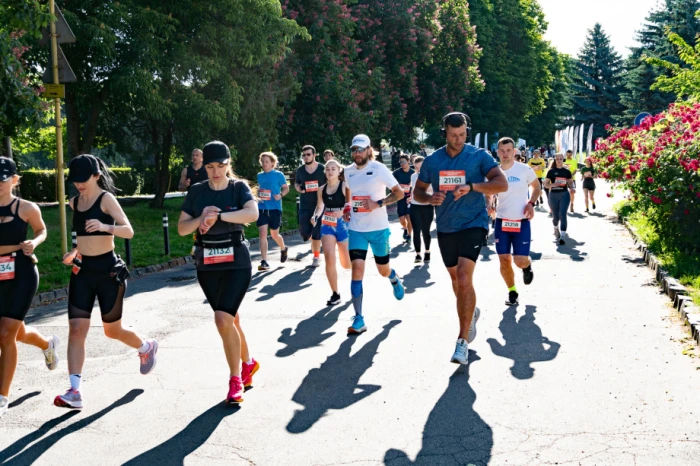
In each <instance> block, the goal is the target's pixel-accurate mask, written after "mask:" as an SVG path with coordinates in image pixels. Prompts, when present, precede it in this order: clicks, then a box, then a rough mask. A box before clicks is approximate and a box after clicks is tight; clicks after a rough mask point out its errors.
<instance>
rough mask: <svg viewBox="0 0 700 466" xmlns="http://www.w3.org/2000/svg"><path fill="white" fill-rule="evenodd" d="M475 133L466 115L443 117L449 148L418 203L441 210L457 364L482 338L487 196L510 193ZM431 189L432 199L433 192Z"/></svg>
mask: <svg viewBox="0 0 700 466" xmlns="http://www.w3.org/2000/svg"><path fill="white" fill-rule="evenodd" d="M470 133H471V122H470V121H469V117H468V116H467V115H465V114H464V113H459V112H455V113H449V114H447V115H445V116H444V117H443V119H442V128H441V134H442V136H443V137H444V138H445V139H446V141H447V145H446V146H444V147H442V148H440V149H438V150H437V151H435V152H433V153H432V154H431V155H430V156H428V157H426V158H425V160H424V161H423V166H422V167H421V171H420V174H419V175H418V181H416V188H415V191H414V193H413V197H414V198H415V199H416V200H417V201H418V202H429V203H430V204H431V205H434V206H436V209H435V210H436V212H437V231H438V244H439V246H440V253H441V255H442V260H443V262H444V263H445V267H447V271H448V272H449V273H450V278H451V279H452V289H453V290H454V293H455V296H456V297H457V315H458V316H459V334H458V338H457V344H456V348H455V352H454V354H453V355H452V359H451V361H452V362H455V363H459V364H467V362H468V361H467V355H468V348H467V346H468V343H469V342H472V341H473V340H474V338H475V337H476V321H477V320H478V319H479V312H475V308H476V294H475V292H474V284H473V281H472V275H473V274H474V267H475V266H476V261H477V259H478V258H479V252H480V250H481V245H482V242H483V240H484V237H485V235H486V233H487V232H488V226H489V217H488V214H487V213H486V202H485V199H484V194H488V195H493V194H497V193H500V192H504V191H506V190H507V189H508V181H507V180H506V177H505V175H504V174H503V171H502V170H501V169H500V168H499V167H498V164H497V163H496V162H495V161H494V160H493V157H491V156H490V155H489V154H488V153H487V152H486V151H485V150H484V149H478V148H476V147H474V146H472V145H468V144H466V141H467V140H468V139H469V138H470V136H471V134H470ZM484 179H488V181H486V182H482V180H484ZM472 180H474V181H472ZM431 185H432V188H433V191H434V193H433V195H432V196H431V195H429V194H428V193H427V189H428V188H429V187H430V186H431ZM472 322H473V323H472Z"/></svg>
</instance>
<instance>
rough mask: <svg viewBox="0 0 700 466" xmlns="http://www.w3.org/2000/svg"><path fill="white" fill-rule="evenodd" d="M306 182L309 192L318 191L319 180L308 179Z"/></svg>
mask: <svg viewBox="0 0 700 466" xmlns="http://www.w3.org/2000/svg"><path fill="white" fill-rule="evenodd" d="M305 184H306V192H307V193H313V192H315V191H318V181H307V182H306V183H305Z"/></svg>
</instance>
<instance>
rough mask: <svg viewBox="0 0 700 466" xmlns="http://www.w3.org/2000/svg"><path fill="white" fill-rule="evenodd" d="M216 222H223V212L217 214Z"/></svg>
mask: <svg viewBox="0 0 700 466" xmlns="http://www.w3.org/2000/svg"><path fill="white" fill-rule="evenodd" d="M216 220H217V221H219V222H221V221H222V220H221V212H219V213H218V214H216Z"/></svg>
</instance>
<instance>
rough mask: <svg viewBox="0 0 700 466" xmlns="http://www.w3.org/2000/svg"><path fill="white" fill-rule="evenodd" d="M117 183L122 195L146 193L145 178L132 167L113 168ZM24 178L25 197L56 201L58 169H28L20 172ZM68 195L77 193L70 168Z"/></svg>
mask: <svg viewBox="0 0 700 466" xmlns="http://www.w3.org/2000/svg"><path fill="white" fill-rule="evenodd" d="M111 170H112V172H113V173H114V177H115V184H116V185H117V187H118V188H119V189H120V191H119V192H118V193H117V194H118V195H120V196H131V195H134V194H145V193H144V192H143V191H144V187H145V186H144V178H145V176H144V175H143V174H142V173H139V172H138V171H137V170H134V169H132V168H112V169H111ZM20 175H21V176H22V180H21V183H20V190H21V194H22V197H23V198H24V199H27V200H30V201H34V202H55V201H56V170H34V169H30V170H26V171H23V172H21V173H20ZM65 177H66V181H65V184H66V196H68V197H71V196H74V195H75V194H77V193H76V192H75V189H74V188H73V186H72V185H71V184H70V183H68V170H65Z"/></svg>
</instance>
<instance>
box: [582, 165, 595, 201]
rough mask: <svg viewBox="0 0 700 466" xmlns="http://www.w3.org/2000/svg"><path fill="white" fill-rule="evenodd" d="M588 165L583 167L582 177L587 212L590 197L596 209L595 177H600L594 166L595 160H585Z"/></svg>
mask: <svg viewBox="0 0 700 466" xmlns="http://www.w3.org/2000/svg"><path fill="white" fill-rule="evenodd" d="M585 164H586V166H585V167H583V168H582V169H581V179H583V199H584V200H585V201H586V213H590V212H589V211H588V198H589V197H590V199H591V202H592V203H593V210H595V179H596V178H598V173H596V171H595V168H593V162H591V159H590V158H587V159H586V161H585Z"/></svg>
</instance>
